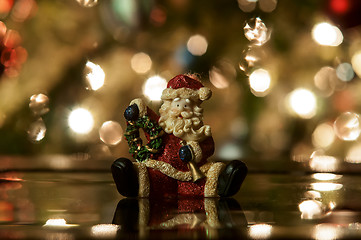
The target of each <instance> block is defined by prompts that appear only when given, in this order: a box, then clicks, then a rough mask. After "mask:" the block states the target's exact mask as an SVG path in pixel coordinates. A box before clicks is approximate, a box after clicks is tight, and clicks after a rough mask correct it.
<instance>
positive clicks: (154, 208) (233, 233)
mask: <svg viewBox="0 0 361 240" xmlns="http://www.w3.org/2000/svg"><path fill="white" fill-rule="evenodd" d="M112 223H113V224H117V225H120V226H121V227H120V228H119V230H118V232H117V239H128V238H151V239H153V238H154V239H160V238H162V236H163V238H172V237H173V236H181V238H184V239H186V238H201V239H205V238H209V236H212V237H213V238H216V236H217V235H218V238H222V239H228V238H229V239H235V238H241V237H243V236H244V235H245V234H244V233H246V231H245V230H247V228H246V227H247V225H248V223H247V220H246V217H245V215H244V213H243V211H242V208H241V206H240V205H239V203H238V202H237V200H235V199H233V198H220V199H218V198H181V199H176V198H164V199H153V198H150V199H148V198H139V199H131V198H126V199H122V200H120V201H119V203H118V205H117V208H116V210H115V213H114V217H113V222H112ZM159 230H162V231H159ZM167 230H170V231H169V232H167ZM180 232H181V233H182V234H181V235H179V234H177V233H180ZM161 234H164V235H161ZM171 234H173V236H172V235H171ZM166 236H167V237H166Z"/></svg>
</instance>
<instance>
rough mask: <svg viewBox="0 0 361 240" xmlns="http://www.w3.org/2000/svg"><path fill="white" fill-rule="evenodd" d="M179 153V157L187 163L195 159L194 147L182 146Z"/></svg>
mask: <svg viewBox="0 0 361 240" xmlns="http://www.w3.org/2000/svg"><path fill="white" fill-rule="evenodd" d="M178 154H179V158H180V159H181V160H182V161H183V162H185V163H188V162H190V161H192V160H193V153H192V149H191V148H190V146H188V145H185V146H183V147H181V148H180V149H179V152H178Z"/></svg>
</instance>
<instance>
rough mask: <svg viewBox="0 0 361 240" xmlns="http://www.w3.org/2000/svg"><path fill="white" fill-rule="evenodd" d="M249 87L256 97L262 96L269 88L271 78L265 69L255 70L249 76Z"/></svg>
mask: <svg viewBox="0 0 361 240" xmlns="http://www.w3.org/2000/svg"><path fill="white" fill-rule="evenodd" d="M249 85H250V87H251V90H252V92H253V93H254V94H255V95H256V96H264V95H265V94H266V91H267V90H268V89H269V88H270V86H271V76H270V74H269V73H268V71H267V70H265V69H257V70H255V71H254V72H252V73H251V75H250V76H249Z"/></svg>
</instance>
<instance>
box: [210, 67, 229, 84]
mask: <svg viewBox="0 0 361 240" xmlns="http://www.w3.org/2000/svg"><path fill="white" fill-rule="evenodd" d="M209 81H210V82H211V83H212V84H213V86H215V87H216V88H219V89H224V88H227V87H228V86H229V81H228V79H227V77H226V76H224V75H223V74H222V72H221V71H220V69H218V68H216V67H212V69H211V70H210V71H209Z"/></svg>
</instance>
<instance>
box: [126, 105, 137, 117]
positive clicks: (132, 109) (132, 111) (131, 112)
mask: <svg viewBox="0 0 361 240" xmlns="http://www.w3.org/2000/svg"><path fill="white" fill-rule="evenodd" d="M124 117H125V119H126V120H127V121H135V120H137V119H138V117H139V108H138V106H137V104H132V105H130V106H128V107H127V109H125V111H124Z"/></svg>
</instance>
